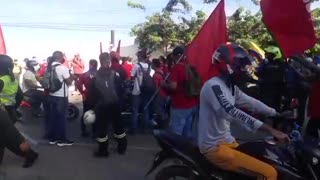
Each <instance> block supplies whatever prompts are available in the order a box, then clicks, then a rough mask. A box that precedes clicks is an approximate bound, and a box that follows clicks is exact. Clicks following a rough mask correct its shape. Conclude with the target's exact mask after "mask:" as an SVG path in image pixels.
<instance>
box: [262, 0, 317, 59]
mask: <svg viewBox="0 0 320 180" xmlns="http://www.w3.org/2000/svg"><path fill="white" fill-rule="evenodd" d="M306 5H307V4H306V3H304V2H303V0H281V1H279V0H263V1H261V10H262V14H263V21H264V23H265V24H266V26H267V27H268V29H269V31H271V33H272V34H273V37H274V38H275V39H276V40H277V41H278V43H279V45H280V47H281V49H282V52H283V53H284V56H285V57H289V56H292V55H296V54H301V53H303V52H304V51H305V50H307V49H310V48H312V47H313V46H314V45H315V44H316V42H317V37H316V33H315V29H314V26H313V22H312V17H311V14H310V12H309V11H308V10H307V8H306Z"/></svg>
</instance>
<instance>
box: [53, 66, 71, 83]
mask: <svg viewBox="0 0 320 180" xmlns="http://www.w3.org/2000/svg"><path fill="white" fill-rule="evenodd" d="M56 68H60V70H61V73H62V78H63V81H64V82H65V83H66V84H67V85H68V86H70V85H71V84H72V81H73V80H74V76H73V75H72V74H70V72H69V70H68V68H66V67H64V66H57V67H56Z"/></svg>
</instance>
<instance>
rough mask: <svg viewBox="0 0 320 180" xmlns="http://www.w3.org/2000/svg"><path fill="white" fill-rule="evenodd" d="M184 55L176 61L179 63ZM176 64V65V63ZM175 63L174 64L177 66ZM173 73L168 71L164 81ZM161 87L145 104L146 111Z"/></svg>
mask: <svg viewBox="0 0 320 180" xmlns="http://www.w3.org/2000/svg"><path fill="white" fill-rule="evenodd" d="M183 57H185V55H183V54H182V55H181V56H180V57H179V59H178V61H177V62H176V64H178V63H179V62H180V61H181V60H182V59H183ZM176 64H175V65H176ZM175 65H173V66H175ZM170 75H171V73H168V74H167V76H166V77H165V78H164V81H167V80H168V79H169V77H170ZM160 89H161V87H158V88H157V90H156V92H154V93H153V95H152V96H151V98H150V99H149V101H148V103H147V104H146V105H145V106H144V109H143V110H144V111H146V110H147V109H148V107H149V106H150V104H151V103H152V101H153V100H154V99H155V98H156V96H157V95H158V93H159V91H160Z"/></svg>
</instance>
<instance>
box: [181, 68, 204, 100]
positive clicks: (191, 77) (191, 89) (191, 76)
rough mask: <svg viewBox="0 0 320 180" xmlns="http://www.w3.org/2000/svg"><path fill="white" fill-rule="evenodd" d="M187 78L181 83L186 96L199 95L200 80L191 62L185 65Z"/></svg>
mask: <svg viewBox="0 0 320 180" xmlns="http://www.w3.org/2000/svg"><path fill="white" fill-rule="evenodd" d="M186 76H187V79H186V80H185V81H184V83H183V88H184V92H185V95H186V96H187V97H195V96H199V95H200V91H201V87H202V80H201V77H200V75H199V73H198V72H197V70H196V68H195V67H193V66H192V65H191V64H187V65H186Z"/></svg>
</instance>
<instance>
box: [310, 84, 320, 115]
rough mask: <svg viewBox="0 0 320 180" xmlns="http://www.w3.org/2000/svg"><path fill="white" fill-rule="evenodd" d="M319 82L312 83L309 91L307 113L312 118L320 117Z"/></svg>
mask: <svg viewBox="0 0 320 180" xmlns="http://www.w3.org/2000/svg"><path fill="white" fill-rule="evenodd" d="M319 107H320V82H316V83H314V84H313V85H312V88H311V93H310V105H309V113H310V114H309V115H310V118H312V119H320V109H319Z"/></svg>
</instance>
